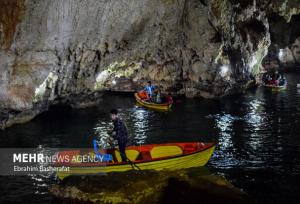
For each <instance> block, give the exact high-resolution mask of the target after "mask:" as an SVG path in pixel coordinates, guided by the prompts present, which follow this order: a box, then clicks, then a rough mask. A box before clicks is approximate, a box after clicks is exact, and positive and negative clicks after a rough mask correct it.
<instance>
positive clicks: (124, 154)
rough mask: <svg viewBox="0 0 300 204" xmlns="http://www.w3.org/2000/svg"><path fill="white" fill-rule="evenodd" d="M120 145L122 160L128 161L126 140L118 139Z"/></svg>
mask: <svg viewBox="0 0 300 204" xmlns="http://www.w3.org/2000/svg"><path fill="white" fill-rule="evenodd" d="M118 145H119V150H120V155H121V158H122V162H127V157H126V153H125V149H126V141H120V140H118Z"/></svg>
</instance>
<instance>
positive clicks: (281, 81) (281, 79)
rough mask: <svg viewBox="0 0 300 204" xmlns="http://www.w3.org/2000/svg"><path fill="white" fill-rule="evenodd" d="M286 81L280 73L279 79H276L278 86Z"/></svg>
mask: <svg viewBox="0 0 300 204" xmlns="http://www.w3.org/2000/svg"><path fill="white" fill-rule="evenodd" d="M285 83H286V79H285V77H284V76H283V75H280V77H279V80H278V85H279V86H284V85H285Z"/></svg>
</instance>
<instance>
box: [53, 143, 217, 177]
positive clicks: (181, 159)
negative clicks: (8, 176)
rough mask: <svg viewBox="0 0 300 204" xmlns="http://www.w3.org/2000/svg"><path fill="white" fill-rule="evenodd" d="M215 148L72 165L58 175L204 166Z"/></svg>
mask: <svg viewBox="0 0 300 204" xmlns="http://www.w3.org/2000/svg"><path fill="white" fill-rule="evenodd" d="M214 150H215V145H211V146H210V147H208V148H206V149H204V150H201V151H197V152H194V153H191V154H186V155H180V156H175V157H172V158H166V159H160V160H153V161H146V162H134V164H133V163H120V164H117V165H98V166H70V169H69V171H59V172H57V176H58V178H59V179H61V180H62V179H64V178H65V177H67V176H70V175H94V174H96V175H100V174H103V173H109V172H124V171H129V170H163V169H167V170H176V169H184V168H191V167H200V166H204V165H205V164H206V163H207V162H208V160H209V159H210V157H211V156H212V154H213V152H214Z"/></svg>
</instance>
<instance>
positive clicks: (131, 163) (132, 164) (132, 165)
mask: <svg viewBox="0 0 300 204" xmlns="http://www.w3.org/2000/svg"><path fill="white" fill-rule="evenodd" d="M126 159H127V161H128V163H129V164H130V165H131V167H132V168H133V169H134V166H135V167H136V168H137V169H138V170H141V169H140V167H138V166H137V165H136V164H135V163H133V162H132V161H130V160H129V159H128V158H127V157H126Z"/></svg>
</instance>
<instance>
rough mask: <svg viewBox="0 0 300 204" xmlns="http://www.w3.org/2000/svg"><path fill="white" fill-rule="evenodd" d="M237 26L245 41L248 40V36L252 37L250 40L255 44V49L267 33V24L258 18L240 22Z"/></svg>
mask: <svg viewBox="0 0 300 204" xmlns="http://www.w3.org/2000/svg"><path fill="white" fill-rule="evenodd" d="M237 28H238V30H239V32H240V34H241V37H242V40H243V42H245V43H246V42H247V41H248V36H249V37H250V40H251V42H252V43H253V45H254V49H257V46H258V42H259V41H260V39H261V38H262V37H263V36H264V35H265V34H266V27H265V25H264V24H263V23H262V22H261V21H259V20H257V19H251V20H248V21H246V22H241V23H238V24H237Z"/></svg>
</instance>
